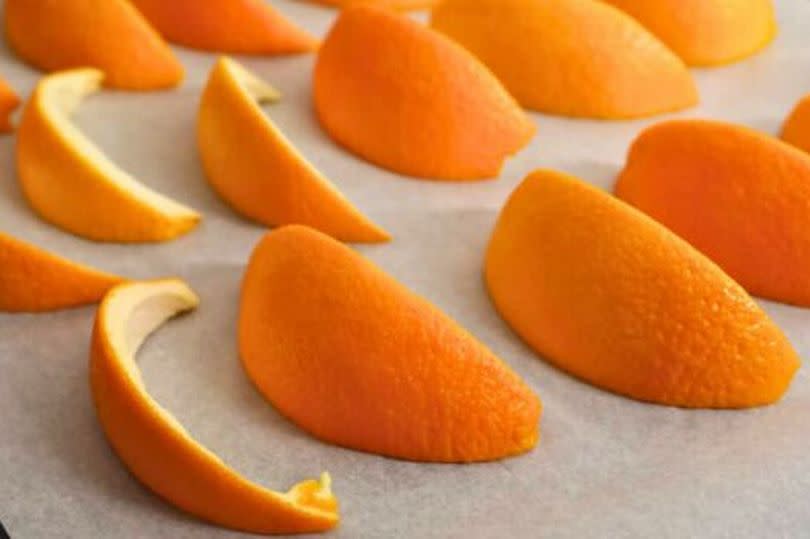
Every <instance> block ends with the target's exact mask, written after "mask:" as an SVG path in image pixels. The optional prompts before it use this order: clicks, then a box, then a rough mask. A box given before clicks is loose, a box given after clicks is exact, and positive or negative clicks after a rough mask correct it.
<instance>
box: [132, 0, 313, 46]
mask: <svg viewBox="0 0 810 539" xmlns="http://www.w3.org/2000/svg"><path fill="white" fill-rule="evenodd" d="M130 1H131V2H132V3H133V4H135V7H137V8H138V9H139V10H140V11H141V13H143V15H144V16H145V17H146V18H147V19H148V20H149V22H151V23H152V24H153V25H154V26H155V28H157V30H158V31H159V32H160V33H161V34H163V35H164V36H165V37H166V39H168V40H169V41H172V42H174V43H177V44H180V45H184V46H186V47H191V48H194V49H201V50H206V51H215V52H227V53H233V54H285V53H299V52H311V51H313V50H315V49H316V48H317V46H318V40H317V39H315V38H314V37H312V36H311V35H310V34H309V33H307V32H305V31H304V30H302V29H300V28H299V27H297V26H296V25H295V24H293V23H292V22H290V21H289V20H288V19H286V18H285V17H284V16H283V15H282V14H281V13H280V12H279V11H278V10H277V9H275V8H274V7H272V6H271V5H270V4H268V3H267V2H266V1H265V0H205V2H200V1H199V0H170V1H167V0H130Z"/></svg>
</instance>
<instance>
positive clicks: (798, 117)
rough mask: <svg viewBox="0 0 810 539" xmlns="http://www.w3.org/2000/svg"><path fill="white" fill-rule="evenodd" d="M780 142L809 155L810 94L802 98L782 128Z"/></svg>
mask: <svg viewBox="0 0 810 539" xmlns="http://www.w3.org/2000/svg"><path fill="white" fill-rule="evenodd" d="M781 138H782V140H784V141H785V142H787V143H788V144H792V145H793V146H796V147H797V148H799V149H800V150H804V151H805V152H808V153H810V94H808V95H806V96H804V97H803V98H802V99H801V100H799V102H798V103H797V104H796V106H795V107H794V109H793V111H791V113H790V115H789V116H788V118H787V120H785V125H784V126H782V134H781Z"/></svg>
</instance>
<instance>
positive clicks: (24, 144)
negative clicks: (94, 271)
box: [17, 69, 200, 242]
mask: <svg viewBox="0 0 810 539" xmlns="http://www.w3.org/2000/svg"><path fill="white" fill-rule="evenodd" d="M102 77H103V75H102V73H101V72H100V71H98V70H96V69H76V70H72V71H65V72H61V73H56V74H53V75H49V76H46V77H43V78H42V80H41V81H40V82H39V84H37V87H36V89H35V90H34V94H33V96H32V97H31V99H30V101H29V102H28V104H27V105H26V107H25V110H24V112H23V117H22V121H21V122H20V127H19V133H18V138H17V171H18V178H19V181H20V185H21V186H22V189H23V192H24V193H25V196H26V198H27V199H28V202H29V203H30V205H31V207H32V208H33V209H34V210H35V211H36V212H37V213H38V214H39V215H40V217H42V218H43V219H45V220H46V221H48V222H50V223H52V224H54V225H56V226H58V227H60V228H62V229H64V230H67V231H68V232H72V233H73V234H76V235H79V236H83V237H85V238H89V239H93V240H99V241H119V242H143V241H164V240H169V239H172V238H174V237H176V236H178V235H180V234H183V233H185V232H188V231H189V230H190V229H192V228H193V227H194V226H196V225H197V222H198V221H199V219H200V216H199V215H198V214H197V213H196V212H194V211H193V210H191V209H189V208H187V207H185V206H182V205H180V204H178V203H177V202H174V201H172V200H170V199H169V198H167V197H165V196H163V195H160V194H158V193H156V192H154V191H152V190H151V189H149V188H147V187H146V186H144V185H142V184H140V183H139V182H138V181H136V180H135V179H134V178H132V177H131V176H130V175H128V174H127V173H126V172H124V171H123V170H121V169H119V168H118V167H117V166H116V165H115V164H114V163H113V162H112V161H110V160H109V159H108V158H107V157H106V156H105V155H104V154H103V153H102V152H101V150H100V149H98V148H97V147H96V146H95V145H94V144H93V143H92V142H91V141H90V140H89V139H88V138H87V137H85V136H84V135H83V134H82V133H81V131H79V129H77V128H76V127H75V126H74V125H73V124H72V123H71V122H70V115H71V114H72V113H73V111H74V110H75V109H76V108H77V107H78V106H79V104H80V102H81V101H82V100H83V99H84V98H85V97H86V96H87V95H89V94H92V93H94V92H95V91H97V90H98V88H99V84H100V82H101V79H102Z"/></svg>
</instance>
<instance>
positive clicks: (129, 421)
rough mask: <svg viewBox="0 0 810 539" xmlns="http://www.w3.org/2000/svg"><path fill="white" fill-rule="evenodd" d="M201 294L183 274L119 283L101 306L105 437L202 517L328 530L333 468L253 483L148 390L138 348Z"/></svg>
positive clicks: (246, 526)
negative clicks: (272, 483) (278, 487)
mask: <svg viewBox="0 0 810 539" xmlns="http://www.w3.org/2000/svg"><path fill="white" fill-rule="evenodd" d="M198 303H199V300H198V299H197V296H195V294H194V292H192V291H191V290H190V289H189V288H188V286H186V284H185V283H183V282H182V281H178V280H163V281H151V282H139V283H132V284H125V285H120V286H118V287H116V288H114V289H113V290H112V291H110V293H109V294H108V295H107V296H106V297H105V298H104V301H103V302H102V303H101V305H100V306H99V310H98V314H97V316H96V322H95V328H94V331H93V342H92V348H91V355H90V385H91V389H92V393H93V400H94V402H95V406H96V411H97V413H98V419H99V422H100V423H101V426H102V427H103V429H104V432H105V434H106V436H107V439H108V440H109V442H110V445H112V447H113V449H114V450H115V452H116V453H117V454H118V456H119V457H120V458H121V460H122V461H123V462H124V464H125V465H126V466H127V468H129V470H130V471H131V472H132V473H133V474H134V475H135V477H136V478H138V480H140V481H141V482H142V483H143V484H144V485H146V486H147V487H149V488H150V489H151V490H152V491H154V492H155V493H156V494H158V495H159V496H161V497H163V498H164V499H165V500H166V501H168V502H170V503H171V504H173V505H175V506H177V507H179V508H180V509H182V510H184V511H187V512H189V513H191V514H193V515H195V516H197V517H199V518H201V519H204V520H207V521H209V522H213V523H215V524H218V525H220V526H225V527H227V528H232V529H237V530H242V531H247V532H252V533H303V532H315V531H323V530H328V529H331V528H333V527H334V526H336V525H337V523H338V514H337V500H336V499H335V497H334V495H333V494H332V492H331V490H330V479H329V475H328V474H323V475H322V477H321V480H320V481H312V480H310V481H304V482H302V483H299V484H298V485H296V486H295V487H293V488H292V489H291V490H289V491H288V492H286V493H281V492H275V491H272V490H268V489H266V488H264V487H262V486H259V485H257V484H255V483H252V482H250V481H248V480H247V479H245V478H244V477H242V476H241V475H239V474H237V473H236V472H235V471H234V470H232V469H231V468H229V467H227V466H226V465H225V463H223V462H222V461H221V460H220V459H219V457H217V456H216V455H215V454H214V453H212V452H211V451H209V450H208V449H206V448H205V447H203V446H202V445H200V444H199V443H198V442H197V441H195V440H194V439H193V438H192V437H191V436H190V435H189V434H188V432H186V430H185V429H184V428H183V426H182V425H181V424H180V422H179V421H178V420H177V419H176V418H175V417H174V416H173V415H172V414H171V413H170V412H169V411H168V410H166V409H164V408H162V407H161V406H160V404H158V403H157V402H156V401H155V400H154V399H153V398H152V397H151V396H150V395H149V394H148V393H147V391H146V388H145V387H144V384H143V380H142V379H141V374H140V371H139V370H138V366H137V364H136V363H135V354H136V353H137V351H138V348H139V347H140V345H141V344H142V342H143V341H144V340H145V339H146V337H147V336H148V335H149V334H150V333H152V332H153V331H154V330H155V329H157V328H158V327H159V326H160V325H161V324H163V323H164V322H165V321H166V320H168V319H169V318H171V317H173V316H176V315H178V314H180V313H183V312H185V311H190V310H193V309H195V308H196V307H197V304H198Z"/></svg>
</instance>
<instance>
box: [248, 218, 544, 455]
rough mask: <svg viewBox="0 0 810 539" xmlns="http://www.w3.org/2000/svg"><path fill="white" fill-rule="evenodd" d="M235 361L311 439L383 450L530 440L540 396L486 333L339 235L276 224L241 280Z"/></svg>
mask: <svg viewBox="0 0 810 539" xmlns="http://www.w3.org/2000/svg"><path fill="white" fill-rule="evenodd" d="M239 350H240V355H241V358H242V363H243V365H244V367H245V370H246V371H247V373H248V375H249V376H250V378H251V380H253V382H254V384H256V387H257V388H258V389H259V391H261V392H262V393H263V394H264V396H265V397H267V399H268V400H269V401H270V402H271V403H272V404H273V405H274V406H275V407H276V408H277V409H278V410H279V411H280V412H281V413H282V414H284V415H285V416H286V417H288V418H290V419H291V420H292V421H294V422H295V423H296V424H298V425H299V426H300V427H301V428H303V429H304V430H306V431H307V432H309V433H311V434H312V435H314V436H316V437H317V438H319V439H321V440H324V441H327V442H330V443H334V444H337V445H341V446H345V447H349V448H353V449H358V450H361V451H367V452H371V453H376V454H380V455H385V456H390V457H395V458H401V459H407V460H414V461H428V462H475V461H486V460H494V459H501V458H505V457H509V456H512V455H517V454H521V453H524V452H526V451H529V450H530V449H532V448H533V447H534V446H535V444H536V443H537V440H538V437H539V432H538V423H539V420H540V414H541V404H540V400H539V399H538V398H537V396H536V395H535V393H534V392H533V391H532V389H531V388H529V387H528V386H527V385H526V384H525V383H524V382H523V380H521V378H520V377H519V376H518V375H517V374H516V373H515V372H514V371H512V370H511V369H510V368H509V367H508V366H507V365H506V364H505V363H503V362H502V361H501V360H500V359H499V358H498V357H496V356H495V354H493V353H492V352H491V351H490V350H489V349H487V348H486V347H485V346H484V345H483V344H481V343H480V342H479V341H477V340H476V339H475V337H473V336H472V335H470V334H469V333H468V332H467V331H465V330H464V329H463V328H462V327H460V326H459V325H458V324H457V323H456V322H454V321H453V320H451V319H450V318H449V317H448V316H447V315H445V314H444V313H442V312H441V311H439V310H438V309H437V308H436V307H434V306H433V305H432V304H430V303H429V302H428V301H426V300H424V299H422V298H420V297H418V296H417V295H415V294H414V293H412V292H410V291H409V290H407V289H406V288H405V287H404V286H403V285H401V284H399V283H398V282H396V281H395V280H394V279H393V278H391V277H390V276H388V275H386V274H385V273H384V272H383V271H382V270H380V269H379V268H378V267H376V266H375V265H374V264H372V263H371V262H370V261H368V260H366V259H365V258H363V257H362V256H360V255H359V254H357V253H355V252H354V251H352V250H351V249H350V248H348V247H347V246H345V245H343V244H341V243H339V242H337V241H335V240H334V239H332V238H330V237H329V236H326V235H325V234H322V233H320V232H318V231H316V230H313V229H311V228H307V227H304V226H299V225H293V226H286V227H282V228H279V229H277V230H274V231H272V232H270V233H268V234H267V235H265V237H264V239H262V240H261V242H260V243H259V245H258V246H257V247H256V249H255V250H254V252H253V255H252V256H251V259H250V262H249V264H248V267H247V270H246V271H245V277H244V280H243V283H242V299H241V307H240V314H239Z"/></svg>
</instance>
